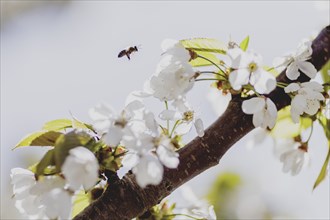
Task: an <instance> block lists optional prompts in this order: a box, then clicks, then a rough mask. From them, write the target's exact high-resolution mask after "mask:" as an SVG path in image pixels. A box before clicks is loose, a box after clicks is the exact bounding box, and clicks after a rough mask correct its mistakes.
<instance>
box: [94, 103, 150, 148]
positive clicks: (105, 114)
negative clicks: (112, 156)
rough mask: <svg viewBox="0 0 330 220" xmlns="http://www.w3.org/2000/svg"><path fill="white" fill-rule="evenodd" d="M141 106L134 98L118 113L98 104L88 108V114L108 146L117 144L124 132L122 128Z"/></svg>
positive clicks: (107, 106) (109, 107)
mask: <svg viewBox="0 0 330 220" xmlns="http://www.w3.org/2000/svg"><path fill="white" fill-rule="evenodd" d="M143 107H144V105H143V104H142V102H140V101H139V100H134V101H132V102H130V103H128V104H127V105H126V107H125V109H124V110H123V111H122V112H121V114H120V115H118V114H117V113H116V111H115V110H114V109H113V108H112V107H111V106H109V105H106V104H100V105H98V106H96V107H95V108H92V109H90V111H89V115H90V117H91V118H92V120H93V127H94V128H95V129H96V130H97V131H98V133H100V134H101V135H102V139H103V140H104V142H105V143H106V144H108V145H110V146H117V145H118V144H119V142H120V141H121V139H122V136H123V134H124V133H123V129H124V128H125V126H126V125H127V124H128V122H129V120H131V118H132V117H134V115H135V113H136V111H139V110H141V109H142V108H143Z"/></svg>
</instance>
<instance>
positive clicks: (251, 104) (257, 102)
mask: <svg viewBox="0 0 330 220" xmlns="http://www.w3.org/2000/svg"><path fill="white" fill-rule="evenodd" d="M265 104H266V102H265V99H264V98H261V97H254V98H251V99H248V100H245V101H243V103H242V110H243V112H244V113H245V114H253V113H256V112H259V111H261V110H262V109H264V108H265Z"/></svg>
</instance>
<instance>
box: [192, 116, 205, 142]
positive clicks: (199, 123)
mask: <svg viewBox="0 0 330 220" xmlns="http://www.w3.org/2000/svg"><path fill="white" fill-rule="evenodd" d="M194 125H195V128H196V132H197V134H198V136H199V137H203V136H204V125H203V121H202V119H200V118H197V119H196V121H195V123H194Z"/></svg>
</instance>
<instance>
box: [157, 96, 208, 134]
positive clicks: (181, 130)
mask: <svg viewBox="0 0 330 220" xmlns="http://www.w3.org/2000/svg"><path fill="white" fill-rule="evenodd" d="M173 106H174V107H175V109H176V110H164V111H162V112H161V113H160V115H159V117H160V118H161V119H162V120H172V121H178V120H179V124H178V126H177V127H176V128H175V133H176V134H179V135H183V134H186V133H188V132H189V131H190V130H191V128H192V126H193V125H194V126H195V129H196V132H197V134H198V136H199V137H203V136H204V126H203V121H202V120H201V119H200V118H199V117H198V116H197V115H196V112H195V111H194V110H193V109H192V108H191V107H190V105H189V104H188V102H187V101H185V99H184V98H182V99H177V100H175V101H174V102H173Z"/></svg>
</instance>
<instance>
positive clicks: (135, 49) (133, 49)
mask: <svg viewBox="0 0 330 220" xmlns="http://www.w3.org/2000/svg"><path fill="white" fill-rule="evenodd" d="M138 48H139V47H137V46H133V47H128V48H126V49H124V50H122V51H120V52H119V54H118V58H120V57H123V56H127V58H128V59H129V60H130V59H131V54H132V53H133V52H138V51H139V50H138Z"/></svg>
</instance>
